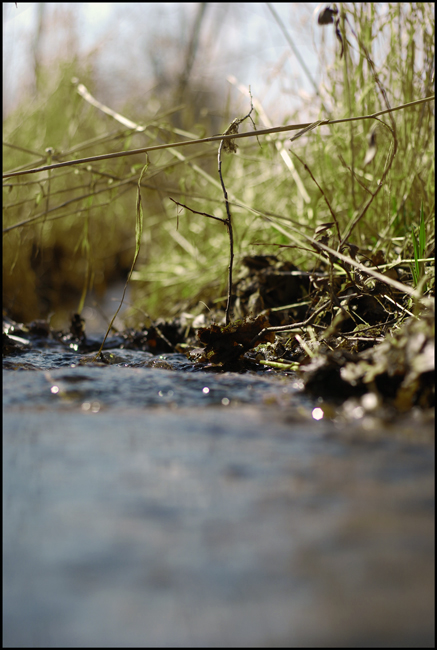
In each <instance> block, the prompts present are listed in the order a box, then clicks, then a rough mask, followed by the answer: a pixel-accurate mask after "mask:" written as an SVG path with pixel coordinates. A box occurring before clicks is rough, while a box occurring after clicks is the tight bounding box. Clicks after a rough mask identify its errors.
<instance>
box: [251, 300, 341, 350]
mask: <svg viewBox="0 0 437 650" xmlns="http://www.w3.org/2000/svg"><path fill="white" fill-rule="evenodd" d="M330 302H331V301H330V300H328V301H327V302H325V303H323V305H322V306H321V307H319V308H318V309H316V311H314V312H313V313H312V314H311V316H309V317H308V318H307V319H306V320H304V321H302V322H301V323H290V325H278V326H277V327H265V328H264V329H263V330H261V332H258V334H257V335H256V336H255V337H254V338H253V339H252V340H251V342H250V346H249V347H251V348H253V346H254V345H255V343H256V342H257V341H258V339H260V338H261V337H262V336H263V335H264V334H265V333H266V332H283V333H284V334H285V333H286V332H294V330H300V329H302V327H308V325H311V324H312V323H313V321H314V320H315V318H316V316H318V315H319V314H320V312H322V311H323V310H324V309H326V307H327V306H328V305H329V304H330Z"/></svg>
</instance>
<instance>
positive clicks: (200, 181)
mask: <svg viewBox="0 0 437 650" xmlns="http://www.w3.org/2000/svg"><path fill="white" fill-rule="evenodd" d="M314 29H318V30H325V32H323V34H324V36H326V42H328V41H329V38H328V36H329V34H331V36H332V41H333V43H334V46H333V47H332V46H331V47H330V48H328V46H323V47H324V49H323V50H321V51H320V59H321V61H322V62H323V68H322V79H321V83H320V85H319V90H318V93H317V94H316V93H315V94H314V96H313V97H311V98H309V99H308V100H307V102H306V105H304V108H305V110H306V113H307V114H309V115H310V119H311V120H312V121H313V123H314V125H315V127H314V128H312V130H308V131H307V132H305V133H304V134H303V135H302V136H301V137H300V138H299V139H296V140H293V141H292V142H291V140H290V134H289V133H271V134H270V135H267V136H261V137H260V138H259V142H258V141H257V140H256V139H255V138H254V137H251V138H247V139H243V138H242V139H240V140H238V151H237V152H236V153H235V154H228V155H223V160H222V174H223V178H224V180H225V183H226V188H227V193H228V197H229V203H230V205H231V208H232V215H233V229H234V252H235V259H236V267H237V271H238V264H239V261H241V259H242V258H243V257H244V256H246V255H253V254H267V253H268V254H271V253H272V252H273V253H275V254H276V255H278V256H279V257H282V258H284V259H290V260H291V261H292V262H293V263H294V264H295V265H296V266H298V267H299V268H302V269H304V270H310V269H312V268H314V266H316V265H317V264H318V263H319V262H320V250H317V249H315V248H314V247H311V245H309V240H314V239H317V237H318V233H319V232H320V231H321V229H322V230H323V237H324V239H323V241H324V242H325V243H326V244H327V245H328V246H330V247H331V248H332V249H333V250H336V251H339V252H341V251H342V250H343V252H344V247H345V246H354V247H357V248H358V250H359V251H360V253H361V254H362V255H365V256H367V257H368V258H370V259H372V257H375V256H377V254H378V252H379V253H380V255H379V259H380V260H383V261H382V262H381V264H380V266H379V268H380V270H384V269H385V266H384V265H385V264H386V265H390V264H394V263H397V264H398V265H400V266H401V267H402V268H404V267H406V268H407V270H408V273H410V274H412V280H413V283H414V284H415V286H420V287H421V290H422V291H423V290H425V286H424V284H423V283H422V284H421V285H420V282H419V279H420V277H424V276H425V275H426V279H427V283H426V290H427V291H431V290H433V286H434V280H433V272H432V267H431V265H432V260H433V257H434V245H435V240H434V223H435V218H434V210H435V199H434V191H435V188H434V175H435V170H434V102H433V101H427V102H423V103H419V104H416V105H413V106H409V107H406V108H404V109H402V110H397V111H395V112H386V113H385V114H384V115H381V116H380V117H379V118H372V119H365V120H357V121H349V122H342V123H337V124H332V125H331V124H330V125H325V126H317V123H318V122H319V121H326V120H340V119H342V118H352V117H359V116H369V115H373V114H375V113H377V112H381V111H389V109H392V108H395V107H398V106H402V105H404V104H408V103H410V104H411V103H413V102H416V101H418V100H422V99H424V98H429V97H431V96H432V95H433V92H434V91H433V84H434V37H435V33H434V32H435V26H434V7H433V5H432V4H431V3H388V4H384V3H353V4H339V5H338V14H337V15H336V16H335V21H334V22H333V23H332V24H330V23H328V24H326V25H317V24H314ZM327 30H331V31H330V32H328V31H327ZM77 74H78V72H77V69H75V68H72V67H70V68H65V69H63V70H62V71H61V72H60V74H59V83H58V85H57V87H56V88H55V89H50V90H49V89H48V88H47V93H46V96H44V97H41V100H40V104H39V105H38V106H36V107H32V108H31V109H29V108H27V107H25V106H22V107H20V109H18V110H17V111H16V112H15V113H14V114H13V115H11V116H10V117H9V118H8V119H7V120H6V122H5V127H4V132H5V141H6V146H5V147H4V166H5V169H6V170H8V171H11V170H19V169H23V168H31V167H38V166H42V165H44V164H50V163H51V162H53V163H55V162H60V161H65V160H72V159H75V158H82V157H87V156H93V155H99V154H104V153H108V152H111V151H126V152H128V151H129V150H132V149H140V148H143V147H147V146H153V145H156V144H162V143H172V142H175V141H180V140H182V139H186V138H187V139H196V138H198V137H201V136H203V135H205V132H202V131H201V130H200V127H195V126H194V125H190V124H186V125H184V128H181V122H180V119H179V121H178V123H177V126H175V125H174V122H172V110H171V107H170V108H169V110H168V111H167V112H166V111H162V112H161V113H160V114H158V115H156V114H154V113H153V112H152V111H151V110H150V111H147V108H146V111H145V112H143V114H142V115H141V116H139V115H135V114H133V112H129V114H128V115H124V116H123V115H120V114H114V115H111V113H110V111H105V110H104V109H102V108H101V107H100V108H99V107H97V106H96V105H95V104H94V105H93V104H91V103H90V102H89V101H87V100H86V99H84V96H83V95H80V94H78V92H77V88H78V86H77V84H76V85H74V84H72V83H71V77H72V76H74V75H77ZM80 74H81V75H82V76H81V78H80V81H81V82H82V83H83V84H84V85H85V86H87V87H88V88H89V90H90V94H91V95H92V93H93V86H92V80H91V79H88V78H87V76H86V74H85V75H84V74H83V72H81V73H80ZM234 83H236V84H237V87H238V82H235V81H234ZM241 90H242V91H243V92H244V90H243V89H241ZM216 101H217V111H216V113H220V112H222V113H223V125H222V129H223V131H224V130H225V129H226V126H227V124H229V122H230V121H232V119H233V118H235V117H238V115H230V116H229V115H225V114H224V112H225V111H224V109H223V107H222V105H221V104H220V99H219V98H218V97H217V100H216ZM127 103H129V102H128V100H127ZM248 106H249V103H248ZM254 107H255V111H254V113H255V115H254V119H255V121H256V123H257V128H258V129H263V128H266V127H269V126H271V125H270V122H269V118H268V115H266V113H265V111H264V109H263V106H262V103H261V102H260V100H259V98H257V97H254ZM132 111H133V109H132ZM119 118H124V121H123V119H119ZM126 120H128V121H126ZM131 122H133V125H131V126H127V124H130V123H131ZM287 122H288V123H293V122H295V123H301V122H302V119H300V118H299V114H298V112H296V113H294V114H292V115H289V116H288V117H287ZM206 134H207V135H208V132H207V133H206ZM209 134H212V133H211V131H210V132H209ZM217 149H218V144H216V143H207V144H198V145H195V146H191V147H190V148H178V149H176V148H171V147H170V148H168V149H164V150H159V151H155V152H151V153H150V154H149V157H150V165H149V167H148V169H147V171H146V172H145V173H144V176H143V178H142V181H141V192H142V196H143V201H144V223H143V231H142V235H141V242H140V243H141V248H140V251H139V254H138V252H137V253H136V252H135V251H136V245H137V246H138V242H136V241H135V223H136V214H135V192H136V190H137V184H138V179H139V177H140V173H141V170H142V169H143V166H144V157H143V156H141V155H137V156H129V157H120V158H116V159H114V160H104V161H97V162H93V163H90V164H88V165H77V166H76V167H65V168H61V169H54V170H51V171H50V170H49V171H47V172H40V173H38V174H34V175H23V176H18V177H13V178H11V179H6V180H5V183H4V229H5V232H4V238H3V243H4V247H3V250H4V255H3V276H4V303H5V305H6V306H7V307H8V308H9V309H10V310H11V311H12V313H13V314H14V315H15V317H17V318H19V319H23V320H29V319H30V318H35V317H36V316H38V315H47V314H48V313H49V312H50V311H55V312H56V311H57V310H59V308H60V307H59V305H60V304H61V303H62V300H63V299H65V296H66V295H67V296H70V297H71V303H72V304H71V307H73V305H74V308H77V306H79V307H81V306H82V305H83V299H84V292H88V291H89V290H90V288H91V287H94V289H95V290H97V291H100V292H101V293H103V292H104V290H105V287H106V286H107V285H108V284H109V283H110V282H112V281H114V280H115V279H118V278H119V277H124V278H126V277H127V275H128V272H129V269H130V268H131V264H132V260H133V259H134V255H137V254H138V262H137V264H136V267H135V270H134V271H133V273H132V280H131V284H132V288H133V298H134V303H135V305H136V307H138V309H139V310H141V309H143V310H146V311H147V312H148V313H150V314H152V316H153V317H154V318H155V317H157V316H160V315H164V316H171V315H174V314H175V313H177V312H178V311H180V310H181V309H182V308H184V306H185V308H189V309H190V310H191V311H192V312H193V313H200V312H201V311H203V310H205V309H206V307H205V303H208V302H212V303H214V302H215V303H216V304H223V305H224V304H225V302H226V283H227V266H228V263H229V240H228V232H227V229H226V227H225V226H224V225H223V223H220V222H218V221H215V220H211V219H207V218H203V217H201V216H199V215H196V214H193V213H192V212H190V211H188V210H181V208H180V207H178V206H176V205H175V203H174V202H172V201H171V199H175V200H177V202H179V203H183V204H185V205H188V206H189V207H190V208H192V209H193V210H196V211H198V212H202V213H208V214H211V215H213V216H215V217H216V218H218V219H221V220H225V219H226V209H225V204H224V199H223V193H222V188H221V185H220V180H219V177H218V174H217V169H216V157H217ZM419 205H420V206H422V207H421V211H420V218H418V210H417V206H419ZM419 219H420V222H419ZM324 224H332V226H330V227H327V228H325V226H324ZM418 228H419V230H418V232H419V235H418V239H417V237H416V234H415V233H416V232H417V229H418ZM137 233H138V230H137ZM412 233H413V234H412ZM308 238H309V239H308ZM290 241H292V242H293V246H294V247H293V248H290ZM284 245H286V247H284V248H282V246H284ZM381 255H382V257H381ZM411 259H414V264H413V265H412V266H411V267H410V262H409V260H411ZM419 260H431V261H421V262H419ZM404 281H405V282H406V281H408V278H407V277H404ZM135 313H137V312H135V310H133V311H132V317H133V318H134V315H135ZM138 313H140V311H139V312H138Z"/></svg>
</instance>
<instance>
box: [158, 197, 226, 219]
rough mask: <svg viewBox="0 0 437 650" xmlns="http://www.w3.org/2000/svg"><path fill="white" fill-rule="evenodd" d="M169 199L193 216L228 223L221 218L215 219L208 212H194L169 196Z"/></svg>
mask: <svg viewBox="0 0 437 650" xmlns="http://www.w3.org/2000/svg"><path fill="white" fill-rule="evenodd" d="M168 198H169V199H170V201H173V203H176V205H179V206H180V207H181V208H185V209H186V210H189V211H190V212H192V213H193V214H200V215H201V216H202V217H209V219H215V220H216V221H221V222H222V223H227V221H226V219H221V218H220V217H214V215H213V214H208V213H207V212H198V211H197V210H193V209H192V208H189V207H188V205H184V204H183V203H179V201H175V200H174V199H172V198H171V196H169V197H168Z"/></svg>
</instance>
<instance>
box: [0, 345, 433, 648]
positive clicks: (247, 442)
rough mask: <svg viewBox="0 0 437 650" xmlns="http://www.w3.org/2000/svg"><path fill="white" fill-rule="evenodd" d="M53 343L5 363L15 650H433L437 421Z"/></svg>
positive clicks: (287, 385)
mask: <svg viewBox="0 0 437 650" xmlns="http://www.w3.org/2000/svg"><path fill="white" fill-rule="evenodd" d="M52 352H53V354H57V353H56V352H55V351H52ZM52 352H50V354H51V353H52ZM50 354H49V352H47V351H46V354H43V355H42V356H43V359H44V365H41V359H40V366H39V367H41V368H43V369H40V370H29V369H28V370H24V369H21V370H12V368H14V367H15V368H18V367H21V368H26V367H27V368H32V367H33V368H34V367H36V366H37V360H36V358H32V357H31V356H29V355H31V353H30V352H29V353H27V356H26V357H23V356H20V357H19V358H10V359H8V360H7V362H6V364H5V363H4V368H7V369H4V370H3V403H4V408H3V423H4V443H3V459H4V460H3V463H4V479H3V485H4V486H3V510H4V520H3V523H4V558H3V559H4V577H3V580H4V583H3V594H4V598H3V602H4V605H3V610H4V613H3V644H4V645H5V646H8V647H55V646H56V647H73V646H75V647H98V646H100V647H156V646H158V647H202V646H203V647H205V646H206V647H218V646H228V647H233V646H235V647H248V646H255V647H272V646H273V647H275V646H276V647H293V646H295V647H299V646H303V647H311V646H317V647H433V646H434V448H433V445H432V444H431V442H430V440H431V438H432V436H431V434H432V432H433V426H434V425H433V423H429V424H424V423H423V422H421V423H420V424H418V422H417V421H414V419H410V420H407V419H406V420H405V423H404V425H402V426H400V425H399V424H396V423H395V424H390V423H387V424H386V426H385V427H384V428H381V429H380V430H375V429H372V430H368V429H366V427H363V426H361V424H360V423H359V422H357V423H356V425H354V426H353V427H352V425H351V424H350V423H349V424H346V423H343V424H342V423H340V422H337V421H330V420H329V419H327V418H326V417H325V418H323V419H322V420H320V421H317V420H316V419H314V417H312V414H315V413H316V411H315V410H314V409H317V408H319V406H320V405H319V404H318V402H317V401H315V400H313V401H310V399H309V398H306V397H304V396H303V395H302V394H301V393H300V392H299V388H300V384H299V382H298V381H297V380H296V379H295V378H294V377H293V376H291V375H290V376H288V377H285V378H278V377H277V376H275V374H274V373H272V372H270V373H264V374H256V373H246V374H235V373H225V374H211V373H207V372H190V371H188V369H187V362H186V360H185V358H184V357H183V356H182V355H176V356H173V355H161V357H152V355H150V354H147V353H134V352H130V351H126V350H124V351H122V352H118V353H117V352H116V351H107V352H105V354H107V355H111V354H112V355H114V356H113V357H112V359H111V364H112V365H110V366H106V367H101V366H99V367H96V366H90V365H88V364H86V365H83V366H79V365H77V364H78V361H79V358H78V357H79V356H80V355H77V354H76V353H75V352H74V351H72V352H71V353H68V355H70V354H71V356H68V358H67V357H66V356H62V355H61V356H60V357H59V358H57V359H56V360H54V358H51V357H50ZM117 355H118V356H117ZM82 356H83V355H82ZM108 358H109V357H108ZM18 359H19V360H18ZM14 364H15V365H14ZM20 364H21V365H20ZM26 364H27V365H26ZM72 365H73V366H74V367H71V366H72ZM417 429H421V431H418V430H417Z"/></svg>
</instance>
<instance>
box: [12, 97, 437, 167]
mask: <svg viewBox="0 0 437 650" xmlns="http://www.w3.org/2000/svg"><path fill="white" fill-rule="evenodd" d="M434 99H435V96H434V95H432V96H431V97H425V98H424V99H418V100H417V101H415V102H409V103H408V104H402V105H401V106H395V107H394V108H391V109H387V110H384V111H378V112H377V113H373V114H372V115H361V116H359V117H345V118H342V119H340V120H324V121H322V122H320V124H319V126H327V125H330V124H342V123H343V122H353V121H354V120H355V121H359V120H373V119H375V118H376V117H379V116H380V115H385V114H386V113H393V112H394V111H400V110H403V109H404V108H409V107H410V106H417V105H418V104H423V103H424V102H431V101H433V100H434ZM312 124H313V123H312V122H306V123H305V124H287V125H286V126H276V127H274V128H271V129H262V130H260V131H248V132H246V133H230V134H229V135H224V134H221V135H214V136H211V137H209V138H199V139H198V140H185V141H182V142H170V143H168V144H159V145H155V146H153V147H143V148H142V149H132V150H131V151H117V152H115V153H107V154H103V155H100V156H91V157H90V158H78V159H77V160H66V161H64V162H61V163H56V164H55V165H45V166H44V167H36V168H34V169H26V170H21V171H18V172H7V173H5V174H3V178H11V177H13V176H23V175H25V174H37V173H38V172H44V171H47V170H48V169H59V168H60V167H69V166H71V165H81V164H89V163H91V162H95V161H99V160H110V159H112V158H122V157H124V156H135V155H137V154H141V153H147V152H150V151H159V150H161V149H170V148H172V147H173V148H175V147H188V146H190V145H193V144H203V143H205V142H220V141H222V140H234V139H237V138H251V137H257V136H259V135H270V134H271V133H285V132H286V131H298V130H299V129H305V128H307V127H309V126H312Z"/></svg>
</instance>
